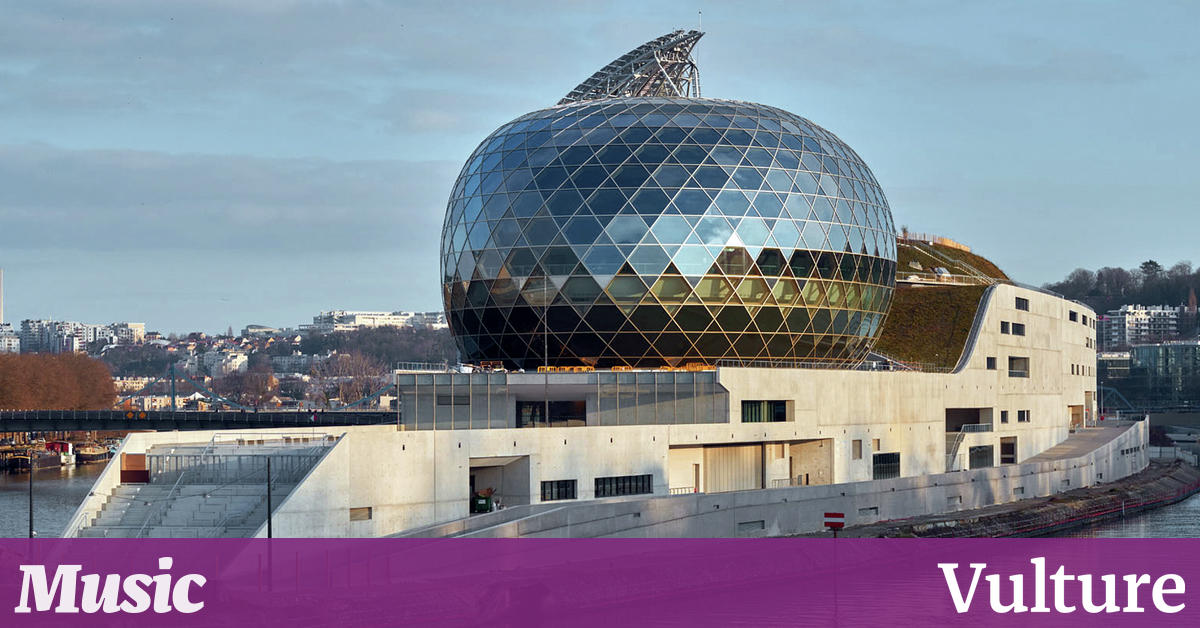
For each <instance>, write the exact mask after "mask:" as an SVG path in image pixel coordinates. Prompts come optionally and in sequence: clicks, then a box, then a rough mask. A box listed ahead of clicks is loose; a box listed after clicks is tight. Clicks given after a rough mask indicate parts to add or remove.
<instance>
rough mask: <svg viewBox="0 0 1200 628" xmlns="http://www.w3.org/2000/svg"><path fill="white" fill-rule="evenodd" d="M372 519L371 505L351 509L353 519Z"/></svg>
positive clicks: (351, 518)
mask: <svg viewBox="0 0 1200 628" xmlns="http://www.w3.org/2000/svg"><path fill="white" fill-rule="evenodd" d="M370 519H371V507H370V506H367V507H365V508H351V509H350V520H351V521H370Z"/></svg>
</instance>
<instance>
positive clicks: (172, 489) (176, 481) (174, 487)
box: [137, 434, 217, 539]
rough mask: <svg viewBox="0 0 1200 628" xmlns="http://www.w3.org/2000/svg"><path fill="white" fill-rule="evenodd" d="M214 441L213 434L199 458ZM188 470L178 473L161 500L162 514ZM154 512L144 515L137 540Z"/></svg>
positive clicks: (215, 436) (209, 448) (215, 438)
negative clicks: (165, 495)
mask: <svg viewBox="0 0 1200 628" xmlns="http://www.w3.org/2000/svg"><path fill="white" fill-rule="evenodd" d="M216 440H217V435H216V434H213V436H212V438H210V439H208V445H207V446H206V447H205V448H204V451H201V452H200V457H201V458H203V457H204V456H205V454H207V453H208V452H209V451H211V450H212V446H213V443H214V442H215V441H216ZM189 470H190V469H184V470H182V471H180V472H179V477H178V478H175V484H173V485H172V486H171V490H170V491H168V492H167V497H166V498H165V499H163V502H162V503H163V505H162V507H161V508H160V509H161V510H162V511H163V513H164V514H165V513H166V510H167V509H168V508H170V504H171V500H172V498H173V497H174V495H175V491H176V490H178V489H179V483H180V482H183V478H184V476H185V475H187V472H188V471H189ZM154 510H155V509H151V510H150V512H147V513H146V519H145V520H143V521H142V527H140V528H138V533H137V538H139V539H140V538H142V532H144V531H145V530H146V526H147V525H149V524H150V517H152V516H154Z"/></svg>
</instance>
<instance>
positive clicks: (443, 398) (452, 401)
mask: <svg viewBox="0 0 1200 628" xmlns="http://www.w3.org/2000/svg"><path fill="white" fill-rule="evenodd" d="M437 404H438V405H439V406H469V405H471V395H438V396H437Z"/></svg>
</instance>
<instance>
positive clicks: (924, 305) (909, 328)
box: [875, 251, 986, 368]
mask: <svg viewBox="0 0 1200 628" xmlns="http://www.w3.org/2000/svg"><path fill="white" fill-rule="evenodd" d="M960 252H961V251H960ZM984 290H986V287H985V286H906V285H902V284H898V285H897V286H896V290H895V292H893V293H892V306H891V310H890V311H889V313H888V317H887V322H886V323H884V326H883V329H882V330H881V331H880V333H879V340H878V341H877V342H876V343H875V348H876V349H877V350H879V351H880V352H882V353H884V354H886V355H889V356H891V357H893V358H896V359H898V360H902V361H904V362H910V363H914V364H922V365H929V366H936V367H941V368H953V367H954V366H955V365H956V364H958V358H959V356H961V355H962V352H963V348H964V346H965V345H966V342H967V336H969V335H970V333H971V323H972V322H973V321H974V320H975V312H976V310H977V309H978V308H979V300H980V299H981V298H982V297H983V293H984Z"/></svg>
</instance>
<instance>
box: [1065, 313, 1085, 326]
mask: <svg viewBox="0 0 1200 628" xmlns="http://www.w3.org/2000/svg"><path fill="white" fill-rule="evenodd" d="M1067 318H1068V319H1069V320H1070V321H1071V322H1072V323H1074V322H1077V321H1078V320H1079V312H1076V311H1074V310H1072V311H1071V313H1069V314H1067ZM1084 324H1087V321H1084Z"/></svg>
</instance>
